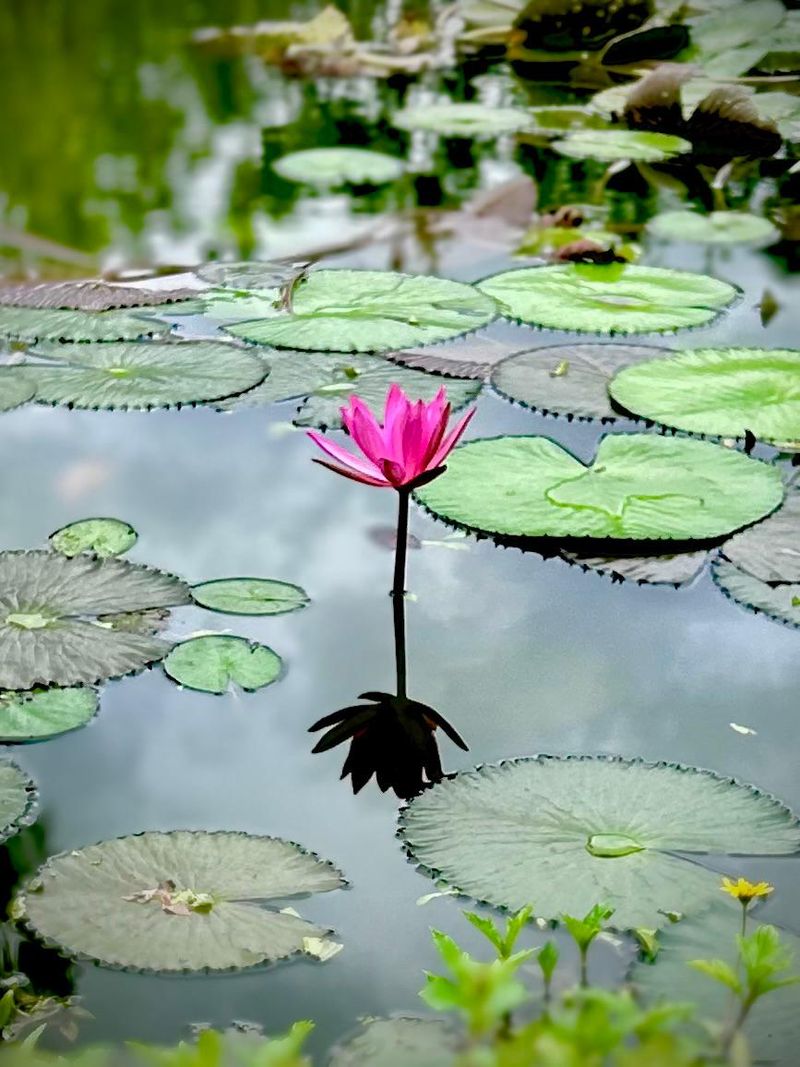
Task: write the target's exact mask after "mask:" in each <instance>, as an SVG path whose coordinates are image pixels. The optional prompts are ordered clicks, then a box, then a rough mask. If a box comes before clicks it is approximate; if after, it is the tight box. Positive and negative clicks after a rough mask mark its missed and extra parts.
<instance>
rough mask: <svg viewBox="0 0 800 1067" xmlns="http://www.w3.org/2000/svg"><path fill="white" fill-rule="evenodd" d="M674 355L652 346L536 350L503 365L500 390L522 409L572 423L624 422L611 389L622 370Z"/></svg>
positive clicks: (497, 381) (495, 380) (496, 379)
mask: <svg viewBox="0 0 800 1067" xmlns="http://www.w3.org/2000/svg"><path fill="white" fill-rule="evenodd" d="M667 355H670V350H669V349H665V348H655V347H650V346H647V345H617V344H606V345H604V344H575V345H552V346H549V347H547V348H531V349H529V350H528V351H527V352H520V353H518V354H517V355H515V356H512V357H510V358H509V359H505V360H503V362H502V363H499V364H498V365H497V366H496V367H495V368H494V371H493V372H492V378H491V382H492V385H493V386H494V388H495V389H496V390H497V391H498V392H499V393H501V394H502V395H503V396H505V397H507V398H508V399H509V400H513V401H515V402H516V403H518V404H523V405H524V406H525V407H529V408H532V409H533V410H534V411H541V412H543V413H544V414H550V415H565V416H566V417H567V418H568V419H571V418H576V419H600V420H601V422H615V421H616V420H617V419H619V418H621V417H622V416H621V415H620V413H619V411H618V409H617V408H615V407H613V405H612V404H611V400H610V398H609V395H608V384H609V382H610V381H611V379H612V378H613V376H614V375H615V374H616V373H617V371H618V370H620V369H621V368H622V367H627V366H629V365H631V364H635V363H641V362H643V361H644V360H652V359H657V358H658V357H659V356H667Z"/></svg>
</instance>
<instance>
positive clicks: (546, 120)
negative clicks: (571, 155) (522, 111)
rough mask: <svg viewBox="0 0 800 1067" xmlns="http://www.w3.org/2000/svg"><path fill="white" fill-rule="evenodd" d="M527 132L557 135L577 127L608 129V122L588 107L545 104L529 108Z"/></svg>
mask: <svg viewBox="0 0 800 1067" xmlns="http://www.w3.org/2000/svg"><path fill="white" fill-rule="evenodd" d="M528 118H529V124H528V126H527V127H526V132H527V131H528V130H531V131H532V132H534V133H537V134H545V135H549V136H556V135H558V134H563V133H565V132H567V131H571V130H577V129H593V130H598V129H600V130H601V129H606V128H607V126H608V123H607V122H606V120H605V119H604V118H603V117H602V116H601V115H598V114H596V113H594V112H593V111H591V110H590V109H589V108H588V107H577V106H564V105H561V104H545V105H543V106H540V107H532V108H529V109H528Z"/></svg>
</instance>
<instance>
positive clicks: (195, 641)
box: [164, 634, 282, 695]
mask: <svg viewBox="0 0 800 1067" xmlns="http://www.w3.org/2000/svg"><path fill="white" fill-rule="evenodd" d="M281 667H282V662H281V658H280V656H278V655H277V654H276V653H275V652H273V651H272V649H271V648H268V647H267V646H266V645H258V644H255V643H252V642H250V641H247V640H246V639H245V638H244V637H232V636H230V635H228V634H219V635H216V634H212V635H210V636H204V637H191V638H189V640H188V641H181V643H180V644H178V645H176V646H175V647H174V648H173V649H172V651H171V652H170V653H169V655H168V656H167V657H166V659H165V660H164V670H165V672H166V673H167V674H168V675H169V677H170V678H172V680H173V681H174V682H177V683H178V685H182V686H185V687H186V688H187V689H198V690H199V691H200V692H202V693H216V694H218V695H219V694H222V693H225V692H227V691H228V689H230V687H231V685H232V684H234V683H235V684H236V685H238V686H241V688H242V689H244V690H245V691H246V692H248V693H253V692H255V690H256V689H262V688H263V687H264V686H265V685H270V683H271V682H274V681H275V680H276V679H277V678H278V676H279V675H280V673H281Z"/></svg>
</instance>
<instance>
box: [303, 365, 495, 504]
mask: <svg viewBox="0 0 800 1067" xmlns="http://www.w3.org/2000/svg"><path fill="white" fill-rule="evenodd" d="M474 414H475V409H474V408H473V409H472V410H471V411H468V412H467V413H466V415H464V417H463V418H462V419H460V420H459V421H458V422H457V423H456V425H455V426H454V427H453V429H452V430H451V431H450V433H448V432H447V423H448V422H449V420H450V404H449V403H448V402H447V391H446V390H445V389H444V388H442V389H440V390H439V392H438V393H437V394H436V396H435V397H434V398H433V400H431V401H430V403H427V404H426V403H425V401H423V400H417V401H416V403H412V401H411V400H409V398H408V397H407V396H406V394H405V393H404V392H403V390H402V389H401V388H400V386H399V385H393V386H392V387H391V388H390V389H389V392H388V393H387V394H386V407H385V410H384V414H383V424H381V423H379V422H378V420H377V418H376V417H375V415H374V414H373V413H372V411H370V409H369V408H368V407H367V405H366V404H365V403H364V401H363V400H361V398H360V397H357V396H352V397H350V404H349V407H346V408H342V423H343V424H344V428H345V429H346V430H347V432H348V433H349V434H350V436H351V437H352V439H353V441H354V442H355V443H356V445H357V446H358V447H359V448H360V449H361V452H362V453H363V456H364V458H363V459H362V458H361V456H356V455H354V454H353V453H352V452H350V451H348V449H346V448H343V447H342V446H341V445H337V444H335V443H334V442H332V441H330V440H328V438H326V437H324V436H323V435H322V434H320V433H315V432H314V431H309V434H308V436H309V437H310V438H311V440H312V441H313V442H314V443H315V444H316V445H319V447H320V448H321V449H322V451H323V452H325V453H326V454H327V455H328V456H330V457H331V459H333V460H334V461H335V462H334V463H328V462H327V461H326V460H324V459H318V460H316V461H315V462H317V463H321V464H322V465H323V467H328V468H329V469H330V470H332V471H335V472H336V473H337V474H341V475H343V476H344V477H345V478H352V479H353V481H356V482H362V483H363V484H364V485H377V486H380V487H381V488H382V489H390V488H391V489H408V488H414V487H415V486H418V485H424V484H425V483H426V482H428V481H431V480H432V479H433V478H435V477H436V476H437V474H440V473H441V472H442V470H443V469H444V468H443V466H442V465H443V463H444V461H445V460H446V459H447V457H448V456H449V455H450V453H451V452H452V451H453V449H454V448H455V446H456V445H457V444H458V441H459V439H460V438H461V435H462V434H463V432H464V430H465V429H466V428H467V425H468V424H469V421H470V419H471V418H472V416H473V415H474Z"/></svg>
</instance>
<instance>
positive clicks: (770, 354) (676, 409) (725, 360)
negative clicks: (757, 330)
mask: <svg viewBox="0 0 800 1067" xmlns="http://www.w3.org/2000/svg"><path fill="white" fill-rule="evenodd" d="M609 393H610V395H611V397H612V399H613V400H615V401H616V403H617V404H619V405H620V406H621V407H623V408H625V409H626V410H628V411H632V412H634V413H635V414H636V415H639V416H640V417H641V418H645V419H650V420H652V421H653V422H658V423H661V424H662V425H665V426H670V427H672V428H674V429H678V430H688V431H689V432H690V433H701V434H709V435H713V436H718V437H744V436H745V432H746V431H747V430H749V431H750V432H751V433H752V434H754V435H755V437H756V438H757V439H759V440H762V441H771V442H775V443H785V442H797V441H800V350H793V349H780V348H774V349H769V348H696V349H689V350H687V351H685V352H675V353H672V354H671V355H670V357H669V358H668V359H659V360H656V361H653V362H646V363H640V364H638V365H637V366H635V367H628V368H626V369H623V370H621V371H620V372H619V374H617V375H616V377H615V378H614V379H613V380H612V382H611V383H610V385H609Z"/></svg>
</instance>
